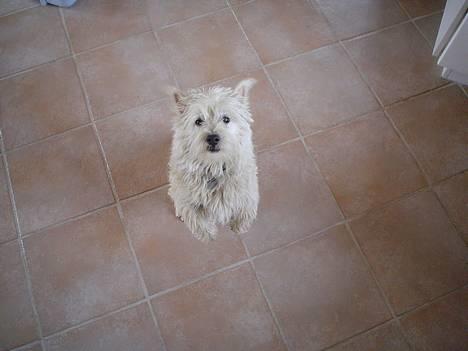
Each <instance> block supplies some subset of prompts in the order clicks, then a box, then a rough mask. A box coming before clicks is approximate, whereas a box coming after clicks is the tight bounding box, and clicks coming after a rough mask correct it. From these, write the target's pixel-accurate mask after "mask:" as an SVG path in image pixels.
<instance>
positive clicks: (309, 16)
mask: <svg viewBox="0 0 468 351" xmlns="http://www.w3.org/2000/svg"><path fill="white" fill-rule="evenodd" d="M234 10H235V12H236V14H237V16H238V18H239V21H240V23H241V25H242V26H243V28H244V30H245V32H246V33H247V36H248V38H249V40H250V42H251V43H252V44H253V46H254V47H255V49H256V50H257V52H258V54H259V55H260V58H261V60H262V62H263V63H265V64H266V63H271V62H274V61H278V60H280V59H283V58H285V57H289V56H293V55H296V54H299V53H302V52H306V51H310V50H312V49H316V48H318V47H321V46H324V45H326V44H329V43H331V42H332V41H334V36H333V33H332V31H331V30H330V27H329V26H328V23H327V21H326V19H325V18H324V17H323V16H322V14H321V13H320V11H319V10H318V9H317V8H316V7H315V5H312V4H311V3H310V2H309V1H307V0H257V1H252V2H250V3H248V4H246V5H244V6H241V7H236V8H234Z"/></svg>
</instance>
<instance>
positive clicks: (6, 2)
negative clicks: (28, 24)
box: [0, 0, 39, 16]
mask: <svg viewBox="0 0 468 351" xmlns="http://www.w3.org/2000/svg"><path fill="white" fill-rule="evenodd" d="M38 5H39V4H38V2H37V1H35V0H3V1H2V2H1V3H0V16H3V15H6V14H8V13H11V12H13V11H18V10H22V9H27V8H29V7H33V6H38Z"/></svg>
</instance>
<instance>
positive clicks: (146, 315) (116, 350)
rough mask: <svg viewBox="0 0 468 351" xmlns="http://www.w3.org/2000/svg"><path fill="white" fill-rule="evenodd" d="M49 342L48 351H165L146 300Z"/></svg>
mask: <svg viewBox="0 0 468 351" xmlns="http://www.w3.org/2000/svg"><path fill="white" fill-rule="evenodd" d="M46 345H47V351H79V350H80V351H84V350H98V349H99V350H113V351H128V350H132V351H147V350H154V351H159V350H163V347H162V343H161V339H160V338H159V336H158V332H157V330H156V328H155V325H154V322H153V319H152V318H151V313H150V310H149V308H148V305H147V304H146V303H142V304H140V305H138V306H136V307H132V308H130V309H128V310H125V311H122V312H118V313H116V314H113V315H111V316H109V317H105V318H103V319H99V320H97V321H95V322H92V323H89V324H86V325H84V326H82V327H79V328H77V329H73V330H70V331H69V332H67V333H65V334H62V335H59V336H56V337H53V338H51V339H49V340H47V341H46Z"/></svg>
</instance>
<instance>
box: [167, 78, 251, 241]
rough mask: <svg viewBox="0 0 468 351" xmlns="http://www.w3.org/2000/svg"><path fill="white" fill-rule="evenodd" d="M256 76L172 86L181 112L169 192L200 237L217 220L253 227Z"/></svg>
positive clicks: (209, 235) (213, 230) (207, 235)
mask: <svg viewBox="0 0 468 351" xmlns="http://www.w3.org/2000/svg"><path fill="white" fill-rule="evenodd" d="M254 84H255V80H254V79H246V80H243V81H241V82H240V83H239V84H238V85H237V87H236V88H235V89H234V90H233V89H231V88H225V87H219V86H217V87H214V88H209V89H195V90H190V91H188V92H186V93H183V92H181V91H178V90H175V89H174V90H173V91H172V94H171V95H172V97H173V99H174V102H175V104H174V107H175V110H176V111H175V114H176V117H175V119H174V125H173V132H174V136H173V140H172V152H171V158H170V162H169V182H170V188H169V195H170V197H171V198H172V200H173V201H174V206H175V211H176V215H177V216H178V217H180V218H181V219H182V220H183V221H184V222H185V223H186V225H187V226H188V227H189V229H190V230H191V232H192V233H193V234H194V235H195V237H196V238H198V239H200V240H203V241H207V240H212V239H214V238H215V237H216V234H217V224H220V225H226V224H229V225H230V227H231V229H232V230H233V231H234V232H236V233H243V232H245V231H247V230H248V229H249V227H250V225H251V224H252V222H253V220H254V219H255V217H256V215H257V206H258V201H259V196H258V182H257V166H256V162H255V154H254V148H253V144H252V130H251V128H250V124H251V123H252V122H253V120H252V116H251V113H250V106H249V97H248V95H249V91H250V89H251V88H252V86H253V85H254Z"/></svg>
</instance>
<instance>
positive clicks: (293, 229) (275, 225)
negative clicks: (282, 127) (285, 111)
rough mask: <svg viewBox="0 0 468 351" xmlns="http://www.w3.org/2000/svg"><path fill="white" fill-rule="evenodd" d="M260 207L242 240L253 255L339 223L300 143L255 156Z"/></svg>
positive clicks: (335, 210) (331, 201) (322, 182)
mask: <svg viewBox="0 0 468 351" xmlns="http://www.w3.org/2000/svg"><path fill="white" fill-rule="evenodd" d="M258 167H259V183H260V205H259V210H258V216H257V219H256V221H255V223H254V225H253V226H252V228H251V229H250V231H249V232H248V233H247V234H245V235H244V236H243V240H244V242H245V244H246V245H247V247H248V249H249V250H250V252H251V253H252V254H258V253H260V252H263V251H266V250H269V249H273V248H276V247H279V246H281V245H284V244H287V243H288V242H291V241H293V240H296V239H299V238H302V237H304V236H306V235H310V234H313V233H314V232H317V231H318V230H320V229H322V228H325V227H327V226H330V225H333V224H335V223H337V222H339V221H340V220H341V219H342V218H341V214H340V211H339V209H338V206H337V204H336V202H335V200H334V198H333V196H332V194H331V193H330V191H329V189H328V187H327V185H326V184H325V182H324V181H323V179H322V177H321V176H320V175H319V173H318V172H317V170H316V168H315V167H314V165H313V162H312V160H311V158H310V157H309V156H308V155H307V154H306V152H305V150H304V147H303V145H302V143H301V142H294V143H291V144H287V145H284V146H282V147H280V148H278V149H275V150H273V151H268V152H265V153H262V154H260V155H259V157H258Z"/></svg>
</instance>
